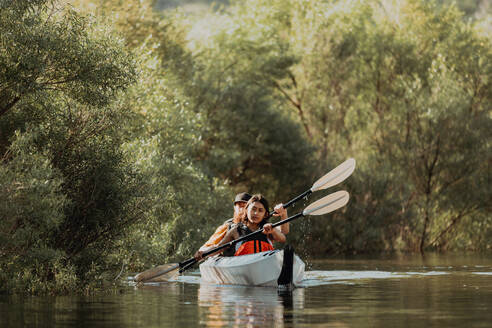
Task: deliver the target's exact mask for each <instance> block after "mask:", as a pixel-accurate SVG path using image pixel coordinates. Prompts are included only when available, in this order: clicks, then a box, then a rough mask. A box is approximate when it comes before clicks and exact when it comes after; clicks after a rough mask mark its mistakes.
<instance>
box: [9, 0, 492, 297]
mask: <svg viewBox="0 0 492 328" xmlns="http://www.w3.org/2000/svg"><path fill="white" fill-rule="evenodd" d="M443 2H444V1H440V2H436V3H434V2H429V1H419V0H405V1H391V0H387V1H350V0H338V1H303V0H275V1H268V2H265V1H260V0H249V1H229V2H222V4H221V5H220V6H219V5H215V6H211V7H210V8H209V9H207V10H205V11H204V10H200V11H197V10H193V11H186V10H184V9H183V8H179V7H178V8H175V9H167V10H164V11H163V10H161V9H162V8H165V7H166V6H165V5H164V4H163V3H161V2H159V3H157V4H156V3H153V2H152V1H150V0H148V1H147V0H138V1H137V0H128V1H124V2H121V1H117V0H103V1H100V0H98V1H92V0H77V1H70V2H68V1H55V0H36V1H28V0H17V1H2V2H0V292H28V293H34V294H36V293H63V292H72V291H76V290H77V291H87V292H90V291H93V290H97V289H99V288H102V287H104V286H107V285H108V284H111V283H114V282H115V281H117V280H118V279H120V278H121V277H124V276H125V275H128V273H129V272H136V271H140V270H142V269H146V268H148V267H151V266H154V265H157V264H162V263H165V262H170V261H176V260H182V259H184V258H188V257H190V256H191V255H192V254H193V253H194V251H195V250H196V249H197V248H198V247H199V246H200V245H201V244H202V243H203V242H204V241H205V240H206V239H207V237H208V236H209V235H210V233H212V232H213V230H214V229H215V227H216V226H217V225H218V224H220V223H221V222H223V220H225V219H227V218H228V217H230V216H231V214H232V199H233V196H234V194H235V193H236V192H239V191H244V190H248V191H250V192H261V193H263V194H265V195H266V196H267V198H268V199H269V200H270V202H271V203H272V204H274V203H280V202H286V201H287V200H289V199H291V198H292V197H293V196H296V195H298V194H299V193H301V192H302V191H304V190H306V189H308V188H309V187H310V186H311V184H312V183H313V182H314V181H315V180H316V179H317V178H318V177H320V176H321V175H323V174H324V173H326V172H327V171H329V170H330V169H332V168H334V167H335V166H336V165H337V164H339V163H341V162H342V161H343V160H345V159H346V158H348V157H354V158H355V159H356V160H357V169H356V171H355V172H354V174H353V175H352V177H351V178H350V179H348V180H347V181H346V182H345V183H344V185H343V186H340V187H339V188H338V189H341V188H344V189H346V190H348V191H349V192H350V194H351V201H350V203H349V206H347V207H346V208H345V209H344V210H343V211H338V212H336V213H333V214H330V215H328V216H327V217H326V218H315V219H309V220H304V221H302V222H295V223H293V224H292V227H291V233H290V234H289V235H288V239H289V243H291V244H293V245H294V246H295V248H296V249H297V250H298V251H299V252H300V253H301V254H303V255H304V256H307V257H323V256H327V255H330V254H346V253H350V254H353V253H364V252H383V251H409V252H424V251H435V250H437V251H453V250H469V251H488V250H490V248H491V247H492V242H491V240H492V238H490V237H491V236H492V215H491V204H492V197H491V195H492V192H491V190H492V188H491V185H492V184H491V182H492V176H491V164H492V155H491V154H492V151H491V142H492V138H491V137H492V114H491V111H490V103H491V94H492V88H491V76H492V60H491V59H492V44H491V33H490V32H491V25H490V21H491V12H490V11H491V8H490V5H487V2H486V1H475V2H473V1H467V2H465V1H462V2H459V5H458V6H452V5H451V6H450V5H448V4H447V2H444V3H443ZM460 6H461V7H460ZM459 8H462V9H464V10H467V11H466V16H464V14H463V12H462V11H461V10H460V9H459ZM470 8H471V9H470ZM332 191H334V190H332ZM328 192H330V191H328ZM313 199H314V195H313ZM306 204H307V203H306ZM299 208H300V206H298V207H297V208H293V209H290V210H289V211H290V213H291V214H292V213H297V210H299Z"/></svg>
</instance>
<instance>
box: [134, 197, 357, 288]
mask: <svg viewBox="0 0 492 328" xmlns="http://www.w3.org/2000/svg"><path fill="white" fill-rule="evenodd" d="M348 201H349V194H348V192H346V191H337V192H335V193H333V194H330V195H328V196H325V197H323V198H321V199H319V200H317V201H315V202H314V203H312V204H310V205H309V206H308V207H306V208H305V209H304V211H302V212H301V213H297V214H295V215H293V216H291V217H289V218H287V219H285V220H282V221H279V222H276V223H274V224H272V227H273V228H275V227H277V226H279V225H282V224H284V223H287V222H290V221H292V220H295V219H297V218H299V217H301V216H306V215H323V214H327V213H330V212H333V211H335V210H337V209H339V208H340V207H343V206H345V205H346V204H347V202H348ZM260 233H263V228H262V229H258V230H256V231H254V232H252V233H250V234H247V235H245V236H243V237H241V238H238V239H235V240H233V241H231V242H228V243H226V244H224V245H221V246H217V247H214V248H212V249H210V250H208V251H206V252H204V253H203V254H202V256H203V257H206V256H208V255H210V254H214V253H216V252H218V251H221V250H223V249H224V248H227V247H230V246H234V245H235V244H237V243H239V242H240V241H243V240H245V239H247V238H250V237H252V236H254V235H257V234H260ZM196 262H197V260H196V259H195V258H190V259H188V260H186V261H183V262H180V263H176V264H171V265H167V266H166V265H164V266H161V267H157V268H153V269H150V270H147V271H144V272H141V273H139V274H137V275H136V276H135V278H134V280H135V281H136V282H144V281H148V280H151V279H154V278H157V277H159V276H163V275H166V274H172V275H174V274H175V272H174V271H175V270H177V269H183V268H188V267H190V266H191V264H193V263H196ZM159 268H160V269H159ZM180 272H181V270H180Z"/></svg>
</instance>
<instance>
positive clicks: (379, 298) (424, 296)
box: [0, 254, 492, 328]
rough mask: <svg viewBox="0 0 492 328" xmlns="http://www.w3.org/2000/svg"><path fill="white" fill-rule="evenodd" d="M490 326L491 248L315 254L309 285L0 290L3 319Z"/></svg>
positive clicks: (15, 322) (189, 280)
mask: <svg viewBox="0 0 492 328" xmlns="http://www.w3.org/2000/svg"><path fill="white" fill-rule="evenodd" d="M197 326H199V327H419V328H420V327H492V256H491V255H463V254H462V255H456V254H448V255H437V254H430V255H427V256H426V257H424V258H422V257H421V256H418V255H391V256H377V257H374V256H372V257H370V256H367V257H353V258H332V259H325V260H320V261H308V262H307V272H306V276H305V279H304V281H303V282H302V286H301V287H300V288H297V289H295V290H294V291H292V292H282V291H278V290H277V289H276V288H261V287H244V286H216V285H205V284H200V277H199V272H198V271H194V272H191V273H188V274H186V275H185V276H181V277H179V278H178V279H177V281H174V282H168V283H161V284H147V285H144V286H134V285H132V284H131V283H129V285H128V287H125V288H123V289H122V290H121V291H120V292H118V293H113V294H111V295H96V296H63V297H19V296H5V295H3V296H0V327H2V328H3V327H197Z"/></svg>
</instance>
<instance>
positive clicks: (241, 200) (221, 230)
mask: <svg viewBox="0 0 492 328" xmlns="http://www.w3.org/2000/svg"><path fill="white" fill-rule="evenodd" d="M250 198H251V195H250V194H248V193H247V192H241V193H239V194H237V195H236V197H235V198H234V203H233V205H234V215H233V217H232V218H230V219H228V220H227V221H225V222H224V223H223V224H222V225H221V226H219V227H218V228H217V229H216V230H215V232H214V233H213V235H212V236H210V238H209V239H208V240H207V242H206V243H205V244H203V245H202V246H201V247H200V249H199V250H198V251H197V252H196V253H195V255H194V257H195V259H197V260H200V259H201V258H202V254H203V253H204V252H206V251H208V250H209V249H212V248H213V247H215V246H217V245H218V244H219V243H220V241H221V240H222V239H223V238H224V236H225V235H226V233H227V232H228V231H229V230H230V228H231V226H232V225H233V224H238V223H239V222H241V220H242V219H244V218H245V217H246V212H245V208H246V204H247V202H248V201H249V199H250ZM274 210H275V213H274V214H273V215H274V216H278V217H280V219H281V220H284V219H286V218H287V210H286V209H284V207H283V204H278V205H276V206H275V208H274ZM280 231H281V232H282V233H283V234H284V235H286V234H288V233H289V223H286V224H283V225H281V226H280ZM234 253H235V249H234V247H229V248H227V249H226V250H224V252H222V255H224V256H233V255H234Z"/></svg>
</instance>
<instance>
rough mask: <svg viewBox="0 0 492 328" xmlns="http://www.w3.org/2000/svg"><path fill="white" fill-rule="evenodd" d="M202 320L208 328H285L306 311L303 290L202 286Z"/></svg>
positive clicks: (199, 303)
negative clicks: (297, 315) (298, 311)
mask: <svg viewBox="0 0 492 328" xmlns="http://www.w3.org/2000/svg"><path fill="white" fill-rule="evenodd" d="M198 305H199V307H200V310H199V311H200V317H201V318H202V321H201V322H200V324H203V325H205V326H207V327H225V326H227V327H229V326H232V327H264V326H274V327H284V325H286V324H287V325H288V324H289V323H291V322H292V321H293V319H294V315H293V314H294V312H295V311H296V310H300V309H302V308H303V307H304V288H297V289H294V290H293V291H281V290H277V288H264V287H244V286H217V285H205V284H203V285H200V288H199V290H198Z"/></svg>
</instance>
